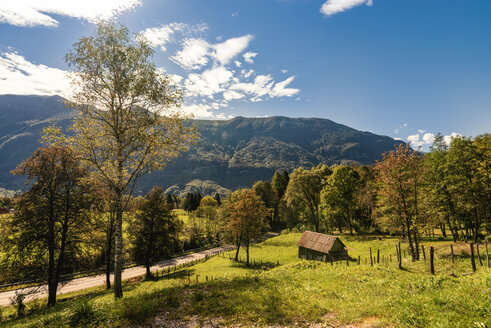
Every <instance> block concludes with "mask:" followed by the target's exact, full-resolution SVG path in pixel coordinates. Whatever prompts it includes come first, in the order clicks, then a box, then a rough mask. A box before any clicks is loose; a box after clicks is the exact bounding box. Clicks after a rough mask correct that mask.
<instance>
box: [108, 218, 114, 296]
mask: <svg viewBox="0 0 491 328" xmlns="http://www.w3.org/2000/svg"><path fill="white" fill-rule="evenodd" d="M109 230H110V232H109V231H108V233H107V234H106V238H107V239H106V289H111V249H112V239H113V238H112V228H110V229H109Z"/></svg>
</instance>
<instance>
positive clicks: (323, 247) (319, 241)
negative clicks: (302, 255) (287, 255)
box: [297, 231, 344, 254]
mask: <svg viewBox="0 0 491 328" xmlns="http://www.w3.org/2000/svg"><path fill="white" fill-rule="evenodd" d="M337 239H338V237H336V236H332V235H326V234H323V233H318V232H312V231H305V232H304V233H303V235H302V237H300V240H299V241H298V243H297V246H300V247H304V248H308V249H312V250H314V251H317V252H321V253H326V254H327V253H329V251H330V250H331V248H332V246H333V245H334V243H335V242H336V240H337ZM339 242H341V240H340V241H339ZM341 243H342V242H341ZM343 245H344V244H343Z"/></svg>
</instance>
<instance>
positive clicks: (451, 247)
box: [450, 244, 455, 263]
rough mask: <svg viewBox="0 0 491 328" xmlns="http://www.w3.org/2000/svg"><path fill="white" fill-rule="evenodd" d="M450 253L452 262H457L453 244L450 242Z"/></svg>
mask: <svg viewBox="0 0 491 328" xmlns="http://www.w3.org/2000/svg"><path fill="white" fill-rule="evenodd" d="M450 253H451V254H452V263H455V260H454V255H453V245H452V244H450Z"/></svg>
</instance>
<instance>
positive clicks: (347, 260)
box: [346, 256, 349, 266]
mask: <svg viewBox="0 0 491 328" xmlns="http://www.w3.org/2000/svg"><path fill="white" fill-rule="evenodd" d="M346 266H349V258H348V257H347V256H346Z"/></svg>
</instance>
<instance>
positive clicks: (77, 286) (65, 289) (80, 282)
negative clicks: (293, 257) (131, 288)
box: [0, 246, 233, 306]
mask: <svg viewBox="0 0 491 328" xmlns="http://www.w3.org/2000/svg"><path fill="white" fill-rule="evenodd" d="M231 249H233V246H221V247H215V248H212V249H208V250H205V251H200V252H196V253H191V254H188V255H183V256H180V257H176V258H173V259H170V260H165V261H161V262H159V263H157V264H156V265H154V266H152V268H151V271H152V272H155V271H157V270H162V269H165V268H168V267H173V266H174V265H178V264H183V263H187V262H191V261H194V260H199V259H202V258H204V257H206V256H207V255H215V254H217V253H219V252H222V251H228V250H231ZM145 272H146V270H145V268H144V267H143V266H137V267H132V268H128V269H125V270H123V274H122V277H123V280H127V279H130V278H134V277H139V276H143V275H144V274H145ZM112 280H113V276H112V275H111V281H112ZM105 284H106V274H98V275H94V276H88V277H82V278H76V279H72V280H69V281H67V282H64V283H63V284H60V285H59V287H58V295H61V294H66V293H71V292H76V291H79V290H83V289H87V288H92V287H97V286H101V285H105ZM30 289H32V288H26V289H23V290H24V291H27V290H30ZM16 291H17V290H10V291H7V292H3V293H0V306H7V305H9V304H10V300H11V298H12V297H14V296H15V292H16ZM47 295H48V287H47V285H43V286H41V289H40V292H38V293H37V294H35V295H32V296H30V297H28V298H27V300H28V301H29V300H33V299H36V298H43V297H46V296H47Z"/></svg>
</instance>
